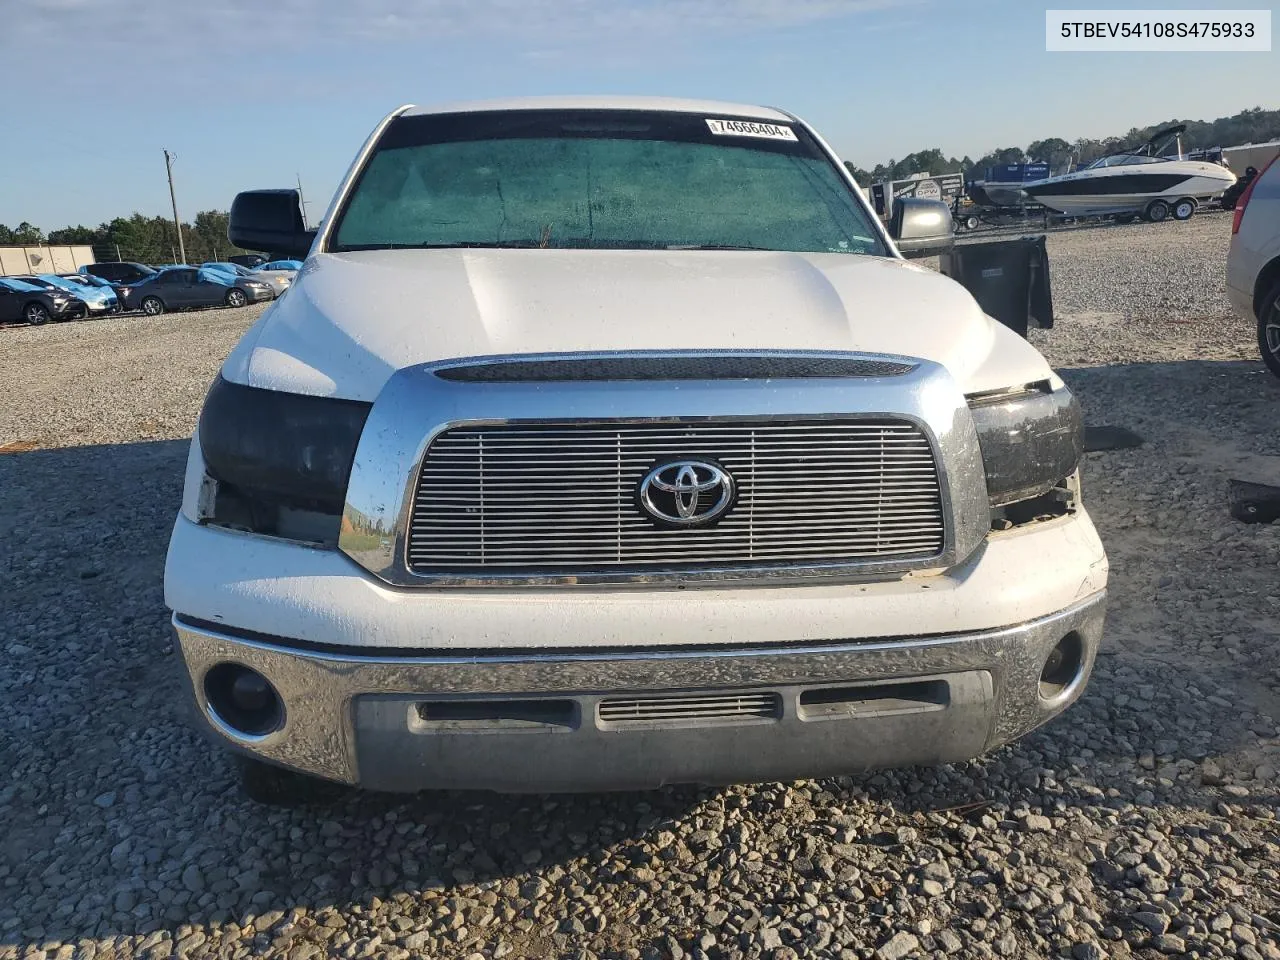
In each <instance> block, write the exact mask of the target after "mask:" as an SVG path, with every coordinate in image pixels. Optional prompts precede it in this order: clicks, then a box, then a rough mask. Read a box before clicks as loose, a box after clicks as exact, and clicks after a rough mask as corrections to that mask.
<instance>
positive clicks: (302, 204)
mask: <svg viewBox="0 0 1280 960" xmlns="http://www.w3.org/2000/svg"><path fill="white" fill-rule="evenodd" d="M296 176H297V178H298V207H299V208H300V209H301V210H302V229H303V230H309V229H311V228H310V227H308V226H307V201H306V200H304V199H303V198H302V174H300V173H299V174H297V175H296Z"/></svg>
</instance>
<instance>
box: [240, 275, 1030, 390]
mask: <svg viewBox="0 0 1280 960" xmlns="http://www.w3.org/2000/svg"><path fill="white" fill-rule="evenodd" d="M715 348H725V349H744V350H759V349H788V350H857V351H865V352H869V353H893V354H900V355H904V356H910V357H923V358H927V359H930V360H935V361H937V362H939V363H941V364H943V365H944V366H946V367H947V368H948V369H949V370H950V371H951V373H952V375H953V376H955V377H956V379H957V380H958V381H959V382H960V384H961V386H962V387H963V388H964V389H965V390H966V391H975V390H986V389H999V388H1002V387H1006V386H1010V385H1012V384H1015V383H1025V382H1029V381H1033V380H1037V379H1043V378H1044V377H1047V376H1048V375H1049V370H1048V367H1047V365H1046V364H1045V362H1044V360H1043V359H1042V358H1041V357H1040V355H1039V354H1038V353H1037V352H1036V351H1035V350H1034V349H1033V348H1032V347H1031V346H1030V345H1029V344H1027V343H1026V342H1025V341H1023V340H1022V339H1021V338H1019V337H1018V336H1016V335H1015V334H1013V333H1012V332H1011V331H1009V330H1007V329H1005V328H1004V327H1001V326H1000V325H999V324H997V323H995V322H994V321H992V320H990V319H989V318H987V317H986V316H985V315H984V314H983V313H982V312H981V310H980V309H979V308H978V306H977V304H976V303H975V302H974V301H973V299H972V298H971V297H970V296H969V294H968V293H967V292H966V291H965V290H964V289H963V288H962V287H960V286H959V285H958V284H956V283H954V282H953V281H951V280H949V279H947V278H946V277H943V276H941V275H940V274H937V273H935V272H933V271H931V270H928V269H925V268H922V267H918V266H915V265H912V264H909V263H907V262H905V261H902V260H891V259H885V258H878V257H864V256H855V255H847V254H797V253H763V252H755V251H743V252H739V251H705V252H691V251H679V252H676V251H670V252H668V251H629V250H628V251H622V250H619V251H604V250H589V251H588V250H386V251H374V252H365V253H349V254H320V255H317V256H313V257H312V258H311V259H310V260H308V261H307V263H306V265H305V267H304V268H303V269H302V271H301V272H300V273H299V274H298V277H297V280H296V281H295V283H294V285H293V288H292V289H291V290H290V291H289V293H288V294H287V295H286V296H284V297H283V298H281V299H280V300H278V301H277V302H276V303H274V304H272V305H271V306H270V307H269V308H268V309H267V310H266V311H265V312H264V313H263V315H262V317H261V318H260V319H259V321H258V323H257V324H256V325H255V326H254V327H253V328H252V329H251V330H250V331H249V332H248V333H247V334H246V335H245V337H244V339H243V340H242V341H241V342H240V344H239V345H238V346H237V347H236V349H235V350H234V351H233V352H232V354H231V356H230V357H228V359H227V362H226V364H225V366H224V368H223V372H224V375H225V376H227V378H228V379H231V380H234V381H236V382H240V383H248V384H251V385H253V386H259V387H267V388H272V389H281V390H292V391H295V392H299V393H310V394H319V395H325V396H339V397H346V398H349V399H357V400H373V399H374V398H375V397H376V396H377V394H378V392H379V390H380V389H381V388H382V385H383V384H384V383H385V382H386V380H387V378H388V377H389V376H390V375H391V374H392V373H393V372H395V371H396V370H397V369H400V368H401V367H406V366H411V365H413V364H417V363H425V362H428V361H432V360H440V359H446V358H452V357H469V356H480V355H486V354H517V353H555V352H568V351H580V350H679V349H715Z"/></svg>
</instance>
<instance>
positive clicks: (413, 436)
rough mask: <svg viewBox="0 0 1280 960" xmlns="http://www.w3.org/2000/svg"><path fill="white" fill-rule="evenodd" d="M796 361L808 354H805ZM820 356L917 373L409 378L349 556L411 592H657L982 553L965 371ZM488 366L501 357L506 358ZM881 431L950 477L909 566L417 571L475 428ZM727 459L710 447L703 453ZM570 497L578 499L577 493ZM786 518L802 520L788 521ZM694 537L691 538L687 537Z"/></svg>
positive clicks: (383, 398)
mask: <svg viewBox="0 0 1280 960" xmlns="http://www.w3.org/2000/svg"><path fill="white" fill-rule="evenodd" d="M647 355H649V354H646V356H647ZM653 355H654V356H682V355H683V354H681V353H679V352H675V353H664V352H653ZM727 355H730V356H732V355H733V354H727ZM755 355H756V354H754V353H753V354H752V356H755ZM785 355H786V356H788V357H797V356H803V355H804V354H800V353H796V352H794V351H792V352H785ZM566 356H573V357H575V358H581V357H583V356H589V355H583V354H572V355H565V354H549V355H523V356H520V357H518V359H519V361H520V362H521V363H528V362H532V361H537V360H539V359H546V360H562V359H563V358H564V357H566ZM600 356H601V357H606V358H607V357H615V356H617V355H616V354H602V355H600ZM814 356H816V357H821V358H824V359H826V358H831V357H836V358H845V359H849V360H870V361H880V362H893V363H900V364H903V365H909V366H910V371H909V372H907V373H904V374H898V375H895V376H892V377H858V378H832V377H823V378H794V379H769V380H751V379H735V380H707V381H699V380H678V381H677V380H670V381H652V380H648V381H635V380H628V381H598V380H597V381H589V382H579V381H567V382H554V383H548V382H546V381H537V380H535V381H533V382H492V381H488V382H460V381H457V380H448V379H445V378H444V377H441V376H436V375H435V370H436V369H440V368H444V367H447V366H451V365H453V366H456V365H457V364H458V363H459V362H460V361H458V360H453V361H442V362H440V363H438V364H424V365H421V366H417V367H408V368H405V369H402V370H400V371H397V372H396V373H395V374H393V375H392V376H391V377H390V379H389V380H388V381H387V383H386V385H385V386H384V387H383V390H382V392H381V393H380V394H379V396H378V398H377V400H376V402H375V403H374V406H373V409H372V410H371V412H370V415H369V419H368V421H367V422H366V425H365V430H364V433H363V434H362V436H361V439H360V444H359V447H358V449H357V451H356V456H355V461H354V463H353V466H352V473H351V481H350V484H349V487H348V491H347V504H346V510H345V512H344V517H343V529H342V534H341V536H340V538H339V549H340V550H342V551H343V552H344V553H345V554H347V555H348V556H349V557H350V558H351V559H352V560H353V561H355V562H356V563H358V564H359V565H360V566H362V567H364V568H365V569H366V570H368V571H369V572H371V573H373V574H375V575H376V576H377V577H379V578H380V579H382V580H384V581H386V582H388V583H391V584H394V585H398V586H408V587H426V586H434V587H485V586H547V585H566V586H576V585H586V584H617V585H627V584H630V585H635V586H640V587H643V586H645V585H648V584H653V583H658V582H670V581H676V582H684V583H689V584H695V583H700V582H721V581H733V582H741V583H762V584H774V585H776V584H780V583H784V582H787V581H794V580H809V579H814V578H830V577H837V578H843V579H846V580H847V579H851V578H852V579H867V578H883V577H897V576H901V575H903V574H904V573H907V572H910V571H917V570H918V571H927V572H939V571H942V570H944V569H948V568H950V567H953V566H955V565H956V563H958V562H959V561H961V560H963V559H965V558H967V557H969V556H970V555H971V554H972V553H973V552H974V551H975V550H976V549H978V548H979V547H980V545H981V544H982V542H983V539H984V538H985V535H986V532H987V530H988V528H989V525H990V515H989V510H988V506H987V500H986V484H985V475H984V472H983V468H982V459H981V453H980V450H979V448H978V442H977V434H976V431H975V429H974V427H973V421H972V417H971V415H970V413H969V410H968V406H967V404H966V403H965V400H964V397H963V394H962V392H961V390H960V389H959V387H958V386H957V385H956V383H955V382H954V381H953V380H952V378H951V376H950V375H949V374H948V373H947V372H946V370H945V369H943V368H942V367H941V366H939V365H937V364H934V363H931V362H929V361H924V360H917V359H914V358H903V357H896V356H880V355H867V354H856V353H851V354H841V353H834V354H833V353H817V354H814ZM486 359H488V360H491V361H493V362H501V361H502V359H503V358H486ZM872 422H875V423H881V424H883V423H888V422H893V423H894V424H897V425H899V426H900V427H901V426H905V427H906V428H907V429H909V430H915V431H917V432H918V435H919V436H920V437H923V438H924V439H925V441H926V442H927V445H928V447H929V449H930V450H931V451H932V459H933V463H934V464H936V470H937V473H936V498H937V514H936V515H937V516H938V517H939V518H940V519H941V523H942V527H943V531H942V536H941V541H940V547H939V545H938V543H937V542H935V541H930V543H929V544H928V547H929V549H928V550H927V551H921V552H920V553H918V554H915V555H911V556H905V557H904V556H903V555H902V554H901V553H898V554H896V555H892V556H884V555H873V556H862V557H857V558H854V559H849V558H848V557H844V558H841V557H838V556H836V557H832V556H809V557H807V558H806V557H799V556H795V555H793V556H789V557H782V558H779V557H776V556H772V557H771V556H766V557H761V558H757V560H758V561H760V562H754V563H751V562H747V563H744V562H743V561H742V560H741V559H740V558H735V559H733V560H726V559H725V558H724V556H723V555H721V556H719V557H701V558H699V557H695V556H691V557H688V558H686V559H685V562H675V563H673V562H670V561H669V559H668V560H666V561H664V558H662V557H657V558H653V559H652V560H651V562H647V563H644V564H640V565H636V564H627V565H624V564H619V563H618V562H617V560H616V558H615V560H614V561H613V563H612V564H599V563H597V564H594V565H593V564H591V563H579V564H578V565H576V566H574V565H573V564H567V565H566V564H560V565H540V566H539V567H537V568H536V569H535V568H528V567H523V566H522V567H510V566H508V567H480V568H477V567H475V566H474V565H473V566H470V567H467V566H459V567H456V568H452V569H435V568H433V569H432V570H431V571H430V572H417V571H415V570H414V569H413V567H411V566H410V560H411V552H412V550H414V549H415V547H414V545H413V542H414V538H413V535H412V531H413V520H414V503H415V498H416V496H417V493H418V489H419V480H420V477H422V476H423V466H424V463H427V462H428V460H429V451H430V450H432V448H433V445H434V444H435V443H436V441H437V440H441V439H443V438H448V437H449V436H450V435H451V434H456V435H457V436H463V435H464V432H465V431H470V432H472V433H473V434H475V435H479V434H481V433H484V434H486V435H487V434H489V433H494V434H496V433H498V432H500V431H502V430H508V431H512V430H527V429H535V428H536V429H544V428H545V427H546V426H547V425H555V428H556V429H563V428H571V429H573V430H581V429H587V428H591V429H599V428H600V427H601V425H608V427H609V428H610V429H617V428H618V427H619V425H620V424H630V425H635V426H636V427H637V428H643V429H645V430H649V431H660V432H662V431H665V432H670V431H673V430H674V431H677V432H679V431H686V432H687V431H696V430H702V429H708V428H714V429H724V428H726V426H732V427H733V428H734V429H743V430H750V429H756V430H762V429H765V428H766V427H770V426H779V425H785V424H805V425H807V426H806V429H817V430H823V431H830V430H833V429H835V430H839V429H842V427H841V426H840V425H842V424H864V425H865V424H867V423H872ZM845 429H847V427H846V428H845ZM686 452H687V447H686V448H680V447H678V446H677V447H675V448H674V449H672V450H671V455H673V456H675V457H679V456H683V455H684V454H685V453H686ZM713 452H714V451H705V450H701V451H699V453H701V454H702V455H709V454H710V453H713ZM643 472H644V471H640V473H641V474H642V473H643ZM738 479H742V478H741V477H738ZM748 479H749V478H748ZM806 482H807V481H806ZM564 495H566V496H567V495H569V494H568V492H567V490H566V491H565V492H564ZM736 513H737V507H735V508H734V510H731V511H730V513H729V514H728V515H726V518H725V519H724V520H723V521H721V522H722V523H728V522H730V520H731V519H732V517H733V516H734V515H735V514H736ZM634 517H635V520H636V522H638V523H646V522H648V521H645V520H644V519H643V518H642V517H641V515H640V513H639V510H638V509H637V510H636V512H635V513H634ZM779 519H780V520H787V522H791V521H790V520H789V519H787V518H784V517H783V516H782V515H781V514H780V515H779ZM664 532H666V531H664ZM690 532H691V531H689V530H685V531H683V533H684V534H685V535H686V536H687V535H688V534H689V533H690ZM699 532H700V533H706V532H713V531H699ZM676 535H677V536H679V532H676Z"/></svg>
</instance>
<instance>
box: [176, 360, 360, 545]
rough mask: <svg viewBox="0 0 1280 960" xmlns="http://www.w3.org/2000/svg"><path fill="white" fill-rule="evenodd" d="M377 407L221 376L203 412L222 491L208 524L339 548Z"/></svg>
mask: <svg viewBox="0 0 1280 960" xmlns="http://www.w3.org/2000/svg"><path fill="white" fill-rule="evenodd" d="M371 406H372V404H368V403H362V402H359V401H355V400H338V399H335V398H332V397H313V396H306V395H304V394H298V393H283V392H281V391H278V390H262V389H260V388H257V387H246V386H242V385H241V384H235V383H229V382H228V381H226V380H224V379H222V377H221V376H219V377H218V379H217V381H216V382H215V383H214V384H213V386H212V387H211V388H210V390H209V395H208V397H206V398H205V402H204V409H203V410H202V411H201V413H200V451H201V453H202V454H203V455H204V461H205V472H206V473H207V475H208V476H209V478H210V480H211V481H212V482H213V484H214V485H215V486H214V489H213V491H212V492H213V496H212V498H211V500H212V502H211V503H206V506H205V507H204V514H205V515H204V517H203V519H204V521H205V522H206V523H211V524H214V525H216V526H225V527H231V528H234V529H240V530H247V531H250V532H253V533H264V534H270V535H273V536H279V537H287V538H289V539H295V540H306V541H312V542H320V543H326V544H331V543H336V542H337V539H338V532H339V527H340V522H341V516H342V508H343V504H344V503H345V501H346V495H347V481H348V480H349V479H350V477H351V464H352V461H353V460H354V459H355V453H356V444H357V443H358V442H359V440H360V433H361V431H362V430H363V429H364V422H365V419H366V418H367V417H368V415H369V410H370V408H371ZM205 499H206V501H207V500H208V499H210V498H205Z"/></svg>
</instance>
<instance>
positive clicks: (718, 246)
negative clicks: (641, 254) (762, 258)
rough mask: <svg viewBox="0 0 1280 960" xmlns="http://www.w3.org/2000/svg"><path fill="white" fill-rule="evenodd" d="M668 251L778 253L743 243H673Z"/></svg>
mask: <svg viewBox="0 0 1280 960" xmlns="http://www.w3.org/2000/svg"><path fill="white" fill-rule="evenodd" d="M667 249H668V250H760V251H762V252H764V253H777V252H778V251H777V250H774V249H773V248H771V247H753V246H750V245H748V244H742V243H671V244H668V245H667Z"/></svg>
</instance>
